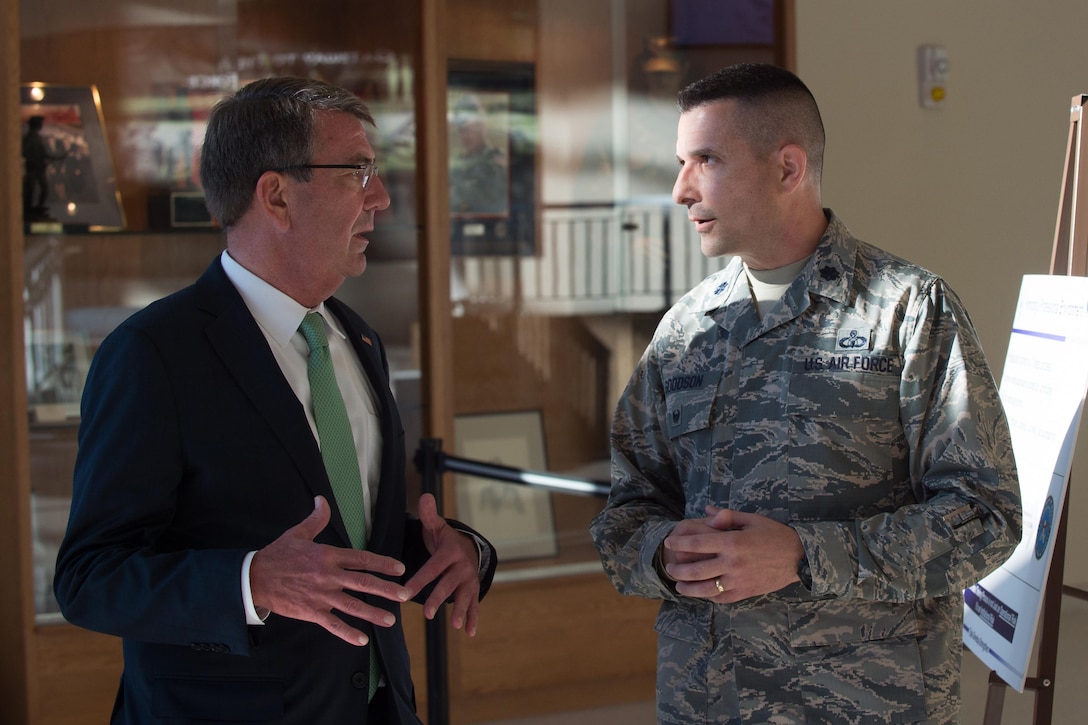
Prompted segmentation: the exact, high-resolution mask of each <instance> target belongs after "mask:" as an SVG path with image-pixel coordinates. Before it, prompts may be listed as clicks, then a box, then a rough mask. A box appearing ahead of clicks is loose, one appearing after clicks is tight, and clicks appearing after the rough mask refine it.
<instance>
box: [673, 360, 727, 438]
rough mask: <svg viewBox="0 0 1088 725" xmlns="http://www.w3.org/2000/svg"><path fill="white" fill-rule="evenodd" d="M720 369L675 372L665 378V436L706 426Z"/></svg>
mask: <svg viewBox="0 0 1088 725" xmlns="http://www.w3.org/2000/svg"><path fill="white" fill-rule="evenodd" d="M720 379H721V373H720V372H713V373H696V374H690V375H677V376H673V377H666V379H665V406H666V410H667V415H668V420H667V421H666V429H667V430H668V433H669V438H676V437H678V436H682V435H685V434H687V433H694V432H696V431H700V430H703V429H705V428H708V427H709V426H710V416H711V412H712V411H713V408H714V398H715V396H716V395H717V393H718V381H719V380H720Z"/></svg>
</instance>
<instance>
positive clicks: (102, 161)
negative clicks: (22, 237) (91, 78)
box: [19, 83, 125, 231]
mask: <svg viewBox="0 0 1088 725" xmlns="http://www.w3.org/2000/svg"><path fill="white" fill-rule="evenodd" d="M19 93H20V95H19V104H20V120H21V121H22V134H23V137H22V145H21V149H22V156H23V218H24V220H25V221H26V222H27V223H29V224H30V225H31V229H32V230H33V225H34V224H35V223H48V224H60V225H63V226H65V227H69V226H71V227H84V228H87V229H89V230H91V231H96V230H106V229H121V228H123V227H124V226H125V218H124V211H123V209H122V207H121V195H120V194H119V193H118V191H117V177H116V176H115V175H114V170H113V160H112V159H111V158H110V153H109V147H108V146H107V145H106V135H105V123H104V122H103V119H102V104H101V101H100V99H99V97H98V89H97V88H95V87H94V86H59V85H50V84H47V83H29V84H24V85H23V86H21V87H20V91H19Z"/></svg>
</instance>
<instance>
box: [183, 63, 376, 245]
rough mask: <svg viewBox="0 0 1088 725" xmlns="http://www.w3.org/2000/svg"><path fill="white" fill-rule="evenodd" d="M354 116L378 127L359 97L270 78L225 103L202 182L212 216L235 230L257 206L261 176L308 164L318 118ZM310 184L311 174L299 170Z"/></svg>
mask: <svg viewBox="0 0 1088 725" xmlns="http://www.w3.org/2000/svg"><path fill="white" fill-rule="evenodd" d="M321 111H340V112H343V113H349V114H351V115H352V116H355V117H356V118H358V119H359V120H361V121H363V122H365V123H368V124H370V125H374V118H373V116H371V114H370V111H369V110H368V109H367V107H366V104H365V103H363V102H362V101H361V100H360V99H359V98H358V97H357V96H355V95H354V94H353V93H351V92H350V91H347V90H345V89H343V88H340V87H338V86H334V85H330V84H328V83H324V82H322V81H316V80H312V79H307V78H287V77H279V78H264V79H262V80H258V81H254V82H252V83H249V84H248V85H246V86H244V87H242V88H241V89H239V90H238V91H237V92H236V93H234V94H233V95H230V96H227V97H226V98H223V99H220V101H219V102H218V103H216V104H215V107H214V108H213V109H212V112H211V115H210V116H209V118H208V129H207V131H206V132H205V135H204V148H203V150H202V151H201V156H200V182H201V184H202V186H203V187H204V197H205V202H206V203H207V205H208V211H209V212H210V213H211V214H212V216H214V217H215V218H216V219H217V220H218V221H219V223H220V224H221V225H222V226H223V227H230V226H232V225H234V224H235V223H236V222H237V221H238V220H239V219H240V218H241V217H242V215H243V214H245V212H246V210H247V209H249V206H250V204H251V203H252V202H253V193H254V191H255V189H256V186H257V180H258V179H260V178H261V174H263V173H264V172H266V171H271V170H273V169H286V168H289V167H292V166H299V165H302V164H308V163H310V162H311V160H312V157H313V149H314V135H315V128H316V125H317V114H318V113H319V112H321ZM286 173H290V174H292V175H294V176H295V177H297V178H299V179H302V180H306V181H308V180H309V179H310V178H312V175H313V171H312V170H310V169H293V170H291V171H289V172H286Z"/></svg>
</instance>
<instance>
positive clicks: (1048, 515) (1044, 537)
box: [1035, 496, 1054, 559]
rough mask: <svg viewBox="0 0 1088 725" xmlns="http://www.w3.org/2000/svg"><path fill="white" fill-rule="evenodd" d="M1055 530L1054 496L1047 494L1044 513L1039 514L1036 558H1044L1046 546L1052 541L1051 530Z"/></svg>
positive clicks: (1036, 534)
mask: <svg viewBox="0 0 1088 725" xmlns="http://www.w3.org/2000/svg"><path fill="white" fill-rule="evenodd" d="M1053 530H1054V497H1053V496H1047V497H1046V503H1045V504H1043V513H1042V515H1041V516H1039V530H1038V531H1037V532H1036V533H1035V558H1036V559H1042V558H1043V554H1045V553H1046V546H1047V544H1049V543H1050V532H1051V531H1053Z"/></svg>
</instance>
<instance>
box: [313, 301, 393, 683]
mask: <svg viewBox="0 0 1088 725" xmlns="http://www.w3.org/2000/svg"><path fill="white" fill-rule="evenodd" d="M298 329H299V332H301V333H302V335H303V337H305V338H306V344H307V345H309V346H310V360H309V364H308V366H307V373H308V374H309V378H310V395H311V397H312V398H313V403H314V421H315V422H316V423H317V439H318V443H319V445H320V447H321V458H322V460H323V461H324V462H325V470H326V471H327V472H328V474H329V482H330V483H331V484H332V491H333V493H334V494H335V495H336V505H337V507H338V508H339V509H340V516H341V518H343V519H344V526H346V527H347V529H348V536H349V537H350V538H351V545H352V546H353V547H355V548H356V549H364V548H366V513H365V511H364V506H363V477H362V475H361V474H360V473H359V455H358V453H357V452H356V450H355V441H354V439H353V438H352V436H351V423H350V422H349V421H348V411H347V408H346V407H344V398H343V397H342V396H341V395H340V387H339V386H338V385H337V384H336V374H335V372H333V367H332V356H331V355H330V354H329V338H328V337H327V336H326V335H325V320H324V318H323V317H321V315H319V314H317V313H316V312H309V313H307V314H306V317H304V318H303V319H302V324H301V325H299V326H298ZM380 679H381V670H380V669H379V667H378V649H377V647H375V646H374V642H373V641H371V647H370V697H371V698H373V697H374V693H375V692H376V691H377V689H378V681H379V680H380Z"/></svg>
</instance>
